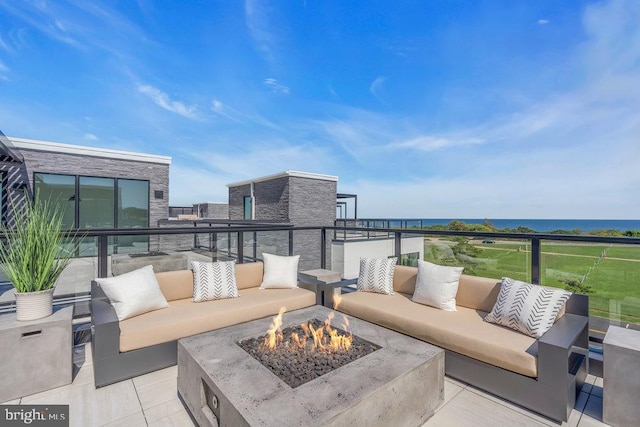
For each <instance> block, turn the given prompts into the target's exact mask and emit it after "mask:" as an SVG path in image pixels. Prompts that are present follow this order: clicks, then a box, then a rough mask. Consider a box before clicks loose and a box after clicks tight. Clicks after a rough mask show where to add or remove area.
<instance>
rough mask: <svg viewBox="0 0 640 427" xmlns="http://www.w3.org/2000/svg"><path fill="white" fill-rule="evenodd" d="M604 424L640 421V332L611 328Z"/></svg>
mask: <svg viewBox="0 0 640 427" xmlns="http://www.w3.org/2000/svg"><path fill="white" fill-rule="evenodd" d="M603 344H604V352H603V355H604V362H603V365H604V374H603V381H604V386H603V391H602V393H603V395H602V396H603V401H602V411H603V413H602V421H604V422H605V423H606V424H610V425H612V426H631V425H638V424H637V423H638V420H640V405H639V404H638V393H640V331H636V330H633V329H625V328H620V327H618V326H609V330H608V331H607V335H606V336H605V337H604V341H603Z"/></svg>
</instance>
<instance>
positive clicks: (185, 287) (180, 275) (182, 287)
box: [156, 270, 193, 301]
mask: <svg viewBox="0 0 640 427" xmlns="http://www.w3.org/2000/svg"><path fill="white" fill-rule="evenodd" d="M156 279H158V283H159V284H160V289H161V290H162V293H163V294H164V297H165V298H166V299H167V301H175V300H178V299H184V298H191V297H192V296H193V272H192V271H191V270H177V271H163V272H162V273H156Z"/></svg>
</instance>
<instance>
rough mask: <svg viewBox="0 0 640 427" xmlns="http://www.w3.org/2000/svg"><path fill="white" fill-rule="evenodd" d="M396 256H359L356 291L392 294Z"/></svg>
mask: <svg viewBox="0 0 640 427" xmlns="http://www.w3.org/2000/svg"><path fill="white" fill-rule="evenodd" d="M397 262H398V258H360V274H359V275H358V291H361V292H376V293H379V294H387V295H391V294H393V272H394V270H395V268H396V263H397Z"/></svg>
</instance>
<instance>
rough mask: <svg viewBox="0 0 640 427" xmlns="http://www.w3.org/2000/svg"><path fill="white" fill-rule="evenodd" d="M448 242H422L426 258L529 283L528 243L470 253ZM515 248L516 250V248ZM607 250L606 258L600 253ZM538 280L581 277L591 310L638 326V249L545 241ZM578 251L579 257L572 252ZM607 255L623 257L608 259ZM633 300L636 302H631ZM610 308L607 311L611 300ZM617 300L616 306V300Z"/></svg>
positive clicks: (552, 282) (558, 281)
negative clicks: (455, 248) (454, 247)
mask: <svg viewBox="0 0 640 427" xmlns="http://www.w3.org/2000/svg"><path fill="white" fill-rule="evenodd" d="M453 244H454V243H452V242H443V241H435V240H427V241H425V260H427V261H431V262H434V263H440V264H450V265H454V264H455V265H464V266H465V273H466V274H473V275H477V276H484V277H491V278H495V279H500V278H502V277H504V276H507V277H511V278H513V279H517V280H524V281H530V280H531V274H530V271H529V265H530V256H531V254H530V252H529V250H530V247H526V249H525V246H522V245H517V244H512V243H510V244H502V243H495V244H491V245H486V244H483V245H475V247H476V248H477V249H478V251H477V253H476V254H474V255H469V254H458V255H457V256H456V255H454V252H453V250H452V245H453ZM518 248H520V251H518ZM605 249H606V257H604V258H601V257H600V255H601V254H602V253H603V251H604V250H605ZM542 252H543V253H542V259H541V263H542V264H541V268H542V271H541V275H542V277H541V282H542V284H544V285H547V286H555V287H564V286H565V284H564V283H563V282H562V281H561V279H563V278H573V279H578V280H582V278H583V277H584V276H585V275H586V278H585V280H584V285H586V286H589V287H591V289H592V290H593V293H592V294H590V309H591V314H592V315H595V316H600V317H612V318H616V317H617V316H618V315H621V319H622V320H623V321H628V322H633V323H638V324H640V262H638V261H636V260H639V259H640V247H630V246H611V247H610V246H608V245H590V244H584V245H577V244H570V245H569V244H559V243H557V244H556V243H553V244H544V243H543V245H542ZM545 252H546V253H545ZM576 255H578V256H576ZM612 258H622V260H619V259H612ZM634 299H635V300H634ZM612 301H613V302H614V304H613V307H614V310H621V313H615V312H614V313H610V310H611V309H612V304H611V302H612ZM619 301H621V302H622V304H621V306H620V307H619V308H616V302H619Z"/></svg>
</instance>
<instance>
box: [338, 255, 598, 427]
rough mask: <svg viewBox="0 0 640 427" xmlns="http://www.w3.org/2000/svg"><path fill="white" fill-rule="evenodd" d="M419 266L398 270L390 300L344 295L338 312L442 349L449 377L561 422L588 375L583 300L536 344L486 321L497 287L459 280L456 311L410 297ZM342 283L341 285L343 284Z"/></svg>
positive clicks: (572, 303) (574, 299) (575, 300)
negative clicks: (431, 305) (442, 308)
mask: <svg viewBox="0 0 640 427" xmlns="http://www.w3.org/2000/svg"><path fill="white" fill-rule="evenodd" d="M417 272H418V269H417V268H414V267H405V266H396V267H395V271H394V275H393V290H394V293H393V294H391V295H385V294H380V293H373V292H351V293H347V294H343V295H342V296H341V301H340V303H339V305H338V310H339V311H341V312H344V313H346V314H349V315H352V316H355V317H358V318H361V319H363V320H366V321H369V322H372V323H375V324H378V325H380V326H384V327H386V328H389V329H392V330H395V331H398V332H401V333H404V334H406V335H410V336H412V337H415V338H418V339H420V340H423V341H426V342H429V343H431V344H434V345H436V346H438V347H441V348H443V349H444V350H445V370H446V374H447V375H449V376H451V377H454V378H457V379H459V380H461V381H464V382H466V383H469V384H472V385H474V386H477V387H479V388H481V389H484V390H486V391H488V392H490V393H493V394H495V395H498V396H500V397H503V398H505V399H507V400H510V401H512V402H514V403H517V404H519V405H522V406H524V407H527V408H529V409H532V410H534V411H536V412H539V413H541V414H543V415H545V416H547V417H549V418H552V419H554V420H559V421H566V420H567V419H568V416H569V413H570V412H571V410H572V409H573V407H574V405H575V399H576V395H577V393H579V391H580V388H581V387H582V384H583V383H584V380H585V377H586V375H587V372H588V369H587V368H588V367H587V363H588V298H587V297H586V296H584V295H578V294H573V295H572V296H571V298H570V299H569V300H568V301H567V302H566V304H565V307H564V309H563V310H561V311H560V313H559V314H558V316H557V318H556V321H555V323H554V325H553V327H552V328H551V329H550V330H548V331H547V332H546V333H545V334H544V335H542V337H541V338H539V339H536V338H532V337H530V336H527V335H524V334H522V333H519V332H516V331H514V330H512V329H509V328H506V327H503V326H499V325H496V324H493V323H488V322H485V321H484V318H485V317H486V316H487V314H488V313H489V312H491V309H492V308H493V306H494V304H495V302H496V298H497V297H498V293H499V291H500V286H501V283H500V282H499V281H496V280H495V279H487V278H482V277H474V276H467V275H464V274H463V275H462V276H461V277H460V281H459V286H458V292H457V295H456V311H444V310H439V309H437V308H433V307H430V306H427V305H423V304H418V303H415V302H413V301H412V300H411V297H412V295H413V293H414V290H415V286H416V278H417ZM343 284H344V283H343Z"/></svg>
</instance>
